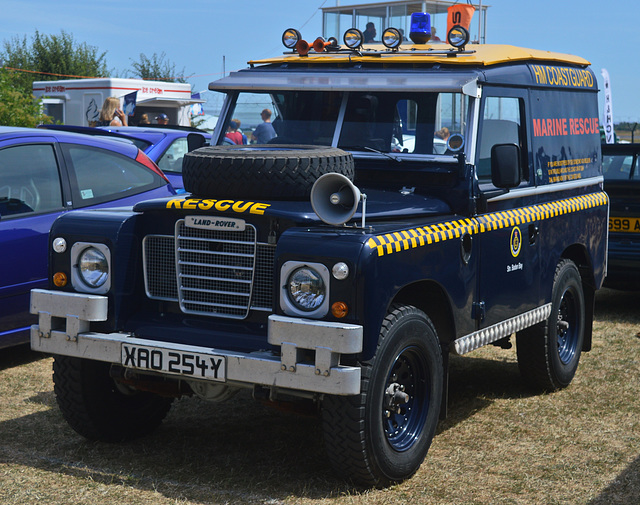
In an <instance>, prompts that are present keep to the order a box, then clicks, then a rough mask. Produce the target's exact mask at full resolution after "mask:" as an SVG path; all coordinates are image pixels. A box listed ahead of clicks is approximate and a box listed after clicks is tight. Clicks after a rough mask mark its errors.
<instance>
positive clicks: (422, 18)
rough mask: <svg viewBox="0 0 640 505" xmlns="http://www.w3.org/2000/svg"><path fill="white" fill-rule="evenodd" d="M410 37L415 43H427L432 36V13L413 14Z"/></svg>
mask: <svg viewBox="0 0 640 505" xmlns="http://www.w3.org/2000/svg"><path fill="white" fill-rule="evenodd" d="M409 38H410V39H411V40H412V41H413V43H414V44H426V43H427V42H429V39H430V38H431V15H430V14H428V13H426V12H414V13H413V14H411V30H410V31H409Z"/></svg>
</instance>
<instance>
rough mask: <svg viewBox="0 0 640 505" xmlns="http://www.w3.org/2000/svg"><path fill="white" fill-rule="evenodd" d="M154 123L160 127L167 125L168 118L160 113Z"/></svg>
mask: <svg viewBox="0 0 640 505" xmlns="http://www.w3.org/2000/svg"><path fill="white" fill-rule="evenodd" d="M156 122H157V123H158V124H161V125H167V124H169V116H167V115H166V114H165V113H164V112H162V113H160V114H158V115H157V116H156Z"/></svg>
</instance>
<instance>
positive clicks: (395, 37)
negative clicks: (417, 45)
mask: <svg viewBox="0 0 640 505" xmlns="http://www.w3.org/2000/svg"><path fill="white" fill-rule="evenodd" d="M382 43H383V44H384V46H385V47H388V48H389V49H396V48H397V47H398V46H399V45H400V44H402V33H400V30H398V29H397V28H387V29H386V30H385V31H384V32H383V33H382Z"/></svg>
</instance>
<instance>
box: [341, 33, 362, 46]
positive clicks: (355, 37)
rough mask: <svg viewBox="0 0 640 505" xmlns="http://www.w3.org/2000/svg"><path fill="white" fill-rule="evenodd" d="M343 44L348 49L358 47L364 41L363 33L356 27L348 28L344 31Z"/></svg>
mask: <svg viewBox="0 0 640 505" xmlns="http://www.w3.org/2000/svg"><path fill="white" fill-rule="evenodd" d="M343 40H344V45H345V46H347V47H348V48H349V49H358V48H359V47H360V46H361V45H362V42H363V41H364V35H363V34H362V32H361V31H360V30H358V29H357V28H350V29H348V30H347V31H346V32H344V38H343Z"/></svg>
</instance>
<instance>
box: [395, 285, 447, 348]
mask: <svg viewBox="0 0 640 505" xmlns="http://www.w3.org/2000/svg"><path fill="white" fill-rule="evenodd" d="M392 303H399V304H403V305H413V306H414V307H416V308H418V309H420V310H421V311H423V312H424V313H425V314H427V316H429V319H431V322H432V323H433V325H434V326H435V328H436V332H437V333H438V339H439V340H440V344H441V345H442V346H443V351H445V350H446V348H447V346H448V344H449V343H451V342H453V340H454V338H455V323H454V318H453V311H452V310H451V304H450V303H449V296H448V294H447V292H446V291H445V290H444V289H443V287H442V286H441V285H440V284H438V283H437V282H435V281H429V280H423V281H418V282H414V283H412V284H409V285H407V286H405V287H403V288H402V289H401V290H400V291H398V293H397V294H396V296H395V297H394V298H393V300H392Z"/></svg>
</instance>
